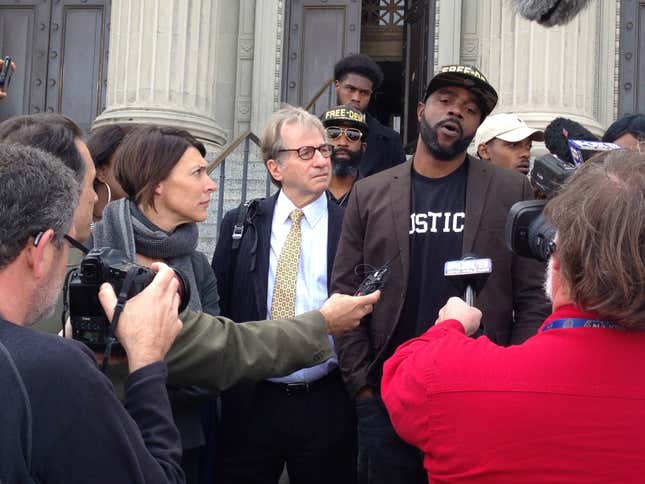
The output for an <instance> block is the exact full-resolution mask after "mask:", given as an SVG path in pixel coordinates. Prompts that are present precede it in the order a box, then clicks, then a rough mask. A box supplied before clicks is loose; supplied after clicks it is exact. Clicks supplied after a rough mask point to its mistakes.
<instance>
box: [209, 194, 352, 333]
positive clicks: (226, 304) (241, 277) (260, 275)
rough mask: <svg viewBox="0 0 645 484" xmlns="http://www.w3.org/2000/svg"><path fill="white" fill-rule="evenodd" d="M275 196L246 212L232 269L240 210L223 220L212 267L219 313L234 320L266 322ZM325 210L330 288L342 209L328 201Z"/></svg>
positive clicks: (230, 213) (230, 212)
mask: <svg viewBox="0 0 645 484" xmlns="http://www.w3.org/2000/svg"><path fill="white" fill-rule="evenodd" d="M278 193H279V192H277V193H276V194H275V195H273V196H271V197H269V198H265V199H263V200H260V201H259V202H258V203H257V205H256V207H255V209H252V210H250V211H249V213H248V215H247V220H250V222H249V223H247V224H246V225H245V230H244V235H243V237H242V243H241V244H240V248H239V250H238V253H237V256H236V264H235V267H233V266H232V265H231V260H232V257H231V254H232V253H231V243H232V238H231V236H232V234H233V226H234V225H235V222H236V220H237V212H238V210H239V208H236V209H233V210H231V211H229V212H227V214H226V215H225V216H224V219H223V220H222V227H221V229H220V234H219V240H218V241H217V246H216V248H215V254H214V255H213V262H212V266H213V271H214V272H215V275H216V277H217V286H218V293H219V296H220V310H221V314H222V316H226V317H227V318H230V319H232V320H233V321H258V320H263V319H266V315H267V290H268V289H267V285H268V277H269V251H270V244H271V223H272V221H273V210H274V208H275V203H276V201H277V199H278ZM327 209H328V211H329V218H328V234H327V286H328V287H329V283H330V282H331V269H332V267H333V264H334V257H335V256H336V248H337V247H338V240H339V239H340V229H341V227H342V223H343V213H344V210H343V209H342V208H340V207H339V206H338V205H337V204H336V203H335V202H333V201H329V200H328V201H327Z"/></svg>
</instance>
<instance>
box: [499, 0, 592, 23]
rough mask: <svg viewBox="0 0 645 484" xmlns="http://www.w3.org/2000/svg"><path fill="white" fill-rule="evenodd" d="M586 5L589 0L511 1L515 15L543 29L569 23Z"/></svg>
mask: <svg viewBox="0 0 645 484" xmlns="http://www.w3.org/2000/svg"><path fill="white" fill-rule="evenodd" d="M588 3H590V2H589V0H512V4H513V8H514V10H515V11H516V12H517V13H519V14H520V15H521V16H522V17H524V18H526V19H528V20H532V21H534V22H538V23H539V24H541V25H544V26H545V27H553V26H554V25H564V24H566V23H568V22H570V21H571V20H572V19H573V18H574V17H575V16H576V15H578V13H580V11H581V10H582V9H583V8H585V7H586V6H587V4H588Z"/></svg>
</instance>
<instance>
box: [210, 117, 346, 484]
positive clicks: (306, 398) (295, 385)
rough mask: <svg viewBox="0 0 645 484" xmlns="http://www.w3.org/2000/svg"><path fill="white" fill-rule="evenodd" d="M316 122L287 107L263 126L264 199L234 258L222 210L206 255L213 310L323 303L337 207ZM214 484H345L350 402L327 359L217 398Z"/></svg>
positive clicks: (328, 149) (280, 310) (231, 216)
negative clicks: (216, 302) (216, 303)
mask: <svg viewBox="0 0 645 484" xmlns="http://www.w3.org/2000/svg"><path fill="white" fill-rule="evenodd" d="M332 150H333V147H332V146H331V145H330V144H328V143H327V138H326V135H325V130H324V128H323V125H322V124H321V122H320V120H319V119H318V118H316V117H315V116H313V115H312V114H309V113H308V112H306V111H304V110H303V109H301V108H294V107H291V106H287V107H285V108H283V109H281V110H279V111H278V112H276V113H274V115H273V116H272V117H271V119H270V120H269V123H268V125H267V126H266V128H265V130H264V134H263V136H262V157H263V159H264V163H265V165H266V167H267V170H268V172H269V174H270V176H271V178H272V180H273V182H274V183H275V184H276V185H277V186H278V187H280V189H279V190H278V192H277V193H276V194H275V195H273V196H272V197H269V198H266V199H263V200H261V201H259V202H258V203H256V204H253V205H252V206H251V207H249V210H248V212H247V213H246V215H245V216H243V217H242V218H243V220H242V236H241V239H240V245H239V249H237V250H238V252H237V254H236V255H235V256H232V255H231V254H232V236H231V234H232V233H233V227H234V225H236V221H237V220H239V218H240V217H239V213H240V210H241V208H238V209H236V210H232V211H230V212H229V213H227V214H226V216H225V217H224V220H223V222H222V229H221V232H220V238H219V241H218V243H217V247H216V249H215V255H214V257H213V268H214V270H215V273H216V276H217V280H218V291H219V294H220V306H221V309H222V314H223V315H224V316H227V317H230V318H232V319H234V320H236V321H253V320H259V319H265V318H266V319H278V318H293V317H294V315H296V314H300V313H302V312H304V311H309V310H312V309H316V308H318V307H320V305H321V304H322V302H323V301H325V300H326V299H327V297H328V289H329V282H330V279H331V277H330V276H331V268H332V264H333V261H334V257H335V254H336V247H337V245H338V239H339V236H340V229H341V224H342V218H343V209H342V208H340V207H339V206H338V204H337V203H335V202H334V201H331V200H328V199H327V196H326V193H325V192H326V190H327V188H328V186H329V181H330V179H331V174H332V168H331V162H330V156H331V155H332ZM222 421H223V424H222V432H221V434H220V436H221V440H220V442H219V444H218V447H219V449H220V455H219V456H218V467H219V472H218V474H219V475H218V482H223V483H276V484H277V482H278V480H279V478H280V475H281V473H282V470H283V468H284V466H285V464H286V467H287V471H288V473H289V479H290V482H291V484H298V483H307V484H312V483H313V484H316V483H328V482H335V483H352V482H355V478H356V435H355V428H356V425H355V421H354V413H353V408H352V404H351V402H350V400H349V398H348V396H347V393H346V391H345V388H344V385H343V382H342V379H341V376H340V371H339V370H338V361H337V359H336V357H335V356H334V357H333V358H331V359H328V360H327V361H324V362H322V363H321V364H319V365H316V366H313V367H311V368H307V369H301V370H298V371H296V372H294V373H292V374H290V375H288V376H286V377H284V378H273V379H269V380H264V381H262V382H260V383H257V384H255V385H246V386H244V385H241V386H238V387H236V388H235V389H233V390H232V391H229V392H226V393H225V394H224V395H223V409H222Z"/></svg>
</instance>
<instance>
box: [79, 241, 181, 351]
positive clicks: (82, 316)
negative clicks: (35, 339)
mask: <svg viewBox="0 0 645 484" xmlns="http://www.w3.org/2000/svg"><path fill="white" fill-rule="evenodd" d="M130 270H133V271H134V277H133V280H132V284H131V285H130V289H129V291H128V299H130V298H131V297H133V296H136V295H137V294H139V293H140V292H141V291H143V290H144V289H145V288H146V287H147V286H148V284H150V283H151V282H152V280H153V279H154V277H155V272H154V271H152V270H151V269H149V268H147V267H144V266H140V265H138V264H134V263H132V262H130V261H128V260H127V258H126V256H125V254H124V253H123V252H120V251H118V250H115V249H110V248H107V247H103V248H100V249H94V250H91V251H90V252H89V253H88V254H87V255H86V256H85V257H84V258H83V260H82V261H81V264H80V266H79V267H78V268H76V269H74V270H73V271H72V273H71V275H70V280H69V287H68V294H67V295H66V297H68V298H69V299H68V300H69V316H70V322H71V325H72V337H73V338H74V339H75V340H78V341H80V342H81V343H84V344H85V345H86V346H88V347H90V348H91V349H92V350H94V351H103V350H104V349H105V345H106V344H107V340H108V337H109V336H110V321H109V320H108V318H107V317H106V315H105V313H104V312H103V307H102V306H101V303H100V302H99V299H98V293H99V289H100V287H101V284H103V283H104V282H107V283H110V284H111V285H112V287H114V292H116V293H117V294H119V292H120V291H121V287H122V285H123V281H124V280H125V277H126V275H127V274H128V272H129V271H130ZM175 274H176V276H177V277H178V279H179V282H180V284H179V285H180V296H181V302H180V306H179V312H181V311H183V310H184V309H185V308H186V306H187V305H188V301H189V300H190V286H189V285H188V284H187V282H186V280H185V278H184V276H183V275H182V274H181V272H179V271H177V270H175ZM114 350H115V351H121V352H122V351H123V348H122V347H121V345H120V344H118V343H115V345H114Z"/></svg>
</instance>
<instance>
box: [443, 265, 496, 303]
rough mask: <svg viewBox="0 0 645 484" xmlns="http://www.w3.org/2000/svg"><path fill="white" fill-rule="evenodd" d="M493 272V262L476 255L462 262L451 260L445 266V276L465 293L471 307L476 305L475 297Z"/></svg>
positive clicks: (465, 298)
mask: <svg viewBox="0 0 645 484" xmlns="http://www.w3.org/2000/svg"><path fill="white" fill-rule="evenodd" d="M491 272H493V261H492V260H490V259H488V258H477V257H476V256H474V255H467V256H465V257H464V258H463V259H461V260H449V261H447V262H446V263H445V264H444V266H443V275H444V276H446V277H447V278H448V279H450V280H451V281H452V282H453V284H455V285H456V286H457V288H458V289H459V290H460V291H463V292H464V300H465V301H466V304H468V305H469V306H474V305H475V296H476V295H477V293H478V292H479V291H481V290H482V288H483V287H484V284H485V283H486V280H487V279H488V276H489V275H490V273H491Z"/></svg>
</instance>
